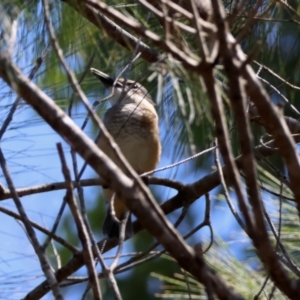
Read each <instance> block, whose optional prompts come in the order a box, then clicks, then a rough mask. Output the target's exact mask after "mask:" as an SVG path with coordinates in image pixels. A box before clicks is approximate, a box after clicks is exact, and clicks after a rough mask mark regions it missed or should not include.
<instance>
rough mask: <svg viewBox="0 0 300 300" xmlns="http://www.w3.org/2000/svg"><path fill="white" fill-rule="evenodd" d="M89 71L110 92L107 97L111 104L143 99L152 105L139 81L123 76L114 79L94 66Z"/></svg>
mask: <svg viewBox="0 0 300 300" xmlns="http://www.w3.org/2000/svg"><path fill="white" fill-rule="evenodd" d="M91 72H92V73H93V74H94V75H95V76H96V77H97V78H98V79H99V80H100V81H101V82H102V83H103V84H104V86H105V87H106V88H107V89H108V90H109V91H110V92H111V93H112V96H111V97H110V99H109V101H110V103H111V104H112V105H115V104H117V103H120V102H121V101H126V102H137V103H138V102H140V101H141V100H143V99H145V100H146V101H148V102H150V103H151V104H153V105H154V103H153V102H152V100H151V97H150V95H149V93H148V91H147V90H146V88H145V87H144V86H142V85H141V84H140V83H138V82H136V81H134V80H131V79H125V78H118V79H117V80H115V79H113V78H112V77H110V76H108V75H107V74H105V73H103V72H101V71H99V70H97V69H94V68H91Z"/></svg>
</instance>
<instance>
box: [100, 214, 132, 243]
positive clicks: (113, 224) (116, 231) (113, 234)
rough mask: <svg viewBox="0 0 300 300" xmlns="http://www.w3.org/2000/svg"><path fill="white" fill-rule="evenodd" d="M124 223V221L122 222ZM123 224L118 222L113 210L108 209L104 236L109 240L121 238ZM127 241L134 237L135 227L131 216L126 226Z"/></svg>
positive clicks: (104, 223) (104, 224)
mask: <svg viewBox="0 0 300 300" xmlns="http://www.w3.org/2000/svg"><path fill="white" fill-rule="evenodd" d="M120 221H121V222H122V220H120ZM121 222H120V223H119V222H117V221H116V220H115V219H114V218H113V217H112V215H111V210H110V209H108V210H107V213H106V216H105V219H104V222H103V227H102V230H103V234H104V235H106V236H107V237H108V238H119V236H120V225H121ZM125 226H126V227H125V239H127V238H131V237H132V236H133V226H132V221H131V215H129V217H128V219H127V222H126V225H125Z"/></svg>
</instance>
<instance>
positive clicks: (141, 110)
mask: <svg viewBox="0 0 300 300" xmlns="http://www.w3.org/2000/svg"><path fill="white" fill-rule="evenodd" d="M91 72H92V73H93V74H94V75H95V76H96V77H97V78H98V79H99V80H100V81H101V82H102V84H103V85H104V86H105V87H106V88H107V89H108V91H109V92H110V94H111V96H110V98H109V102H110V104H111V107H110V108H109V109H108V110H107V111H106V112H105V114H104V117H103V123H104V125H105V127H106V129H107V131H108V132H109V133H110V135H111V136H112V137H113V138H114V141H115V142H116V143H117V145H118V146H119V148H120V150H121V152H122V153H123V155H124V156H125V158H126V159H127V161H128V162H129V164H130V165H131V167H132V168H133V169H134V170H135V171H136V172H137V174H143V173H145V172H149V171H152V170H154V169H155V167H156V166H157V164H158V162H159V159H160V156H161V142H160V137H159V119H158V115H157V112H156V110H155V104H154V102H153V101H152V99H151V96H150V95H149V93H148V91H147V90H146V88H145V87H144V86H142V85H141V84H140V83H138V82H137V81H134V80H131V79H125V78H118V79H117V80H115V79H113V78H112V77H110V76H109V75H107V74H105V73H103V72H101V71H99V70H97V69H95V68H91ZM97 145H98V147H99V148H100V149H101V150H102V151H103V152H104V153H105V154H106V155H107V156H108V157H109V158H110V159H111V160H112V161H113V162H114V163H116V165H117V166H118V167H119V168H121V169H122V171H124V172H125V174H126V170H125V169H124V166H123V165H121V164H120V162H119V160H118V159H117V157H116V156H115V154H114V152H113V151H112V149H111V147H110V146H109V145H108V144H107V143H106V141H105V139H104V138H103V137H102V136H101V133H100V138H99V140H98V142H97ZM127 175H129V174H127ZM103 194H104V198H105V200H106V202H107V203H108V206H109V208H108V210H107V212H106V216H105V219H104V222H103V228H102V230H103V234H104V235H106V236H107V237H108V238H115V237H116V238H118V237H119V235H120V221H122V220H123V219H124V218H125V216H126V213H127V211H128V209H127V207H126V205H125V202H124V201H122V200H121V198H120V196H119V195H116V194H115V193H114V191H112V190H110V189H109V188H103ZM112 203H113V210H112V209H111V208H110V205H111V204H112ZM112 211H114V213H115V214H114V216H113V215H112ZM116 219H117V220H116ZM132 235H133V228H132V221H131V216H130V215H129V218H128V220H127V223H126V227H125V238H130V237H131V236H132Z"/></svg>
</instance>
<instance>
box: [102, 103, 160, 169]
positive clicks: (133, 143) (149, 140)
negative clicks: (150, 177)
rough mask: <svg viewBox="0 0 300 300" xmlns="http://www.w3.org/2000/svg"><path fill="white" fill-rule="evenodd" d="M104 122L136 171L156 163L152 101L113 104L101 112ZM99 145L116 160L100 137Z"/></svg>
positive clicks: (157, 141)
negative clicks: (103, 112)
mask: <svg viewBox="0 0 300 300" xmlns="http://www.w3.org/2000/svg"><path fill="white" fill-rule="evenodd" d="M104 124H105V126H106V128H107V130H108V131H109V133H110V134H111V135H112V136H113V138H114V140H115V142H116V143H117V144H118V146H119V147H120V149H121V151H122V153H123V155H124V156H125V157H126V159H127V160H128V162H129V163H130V164H131V166H132V167H133V168H134V169H135V171H136V172H138V173H144V172H147V171H150V170H153V169H154V168H155V167H156V165H157V163H158V161H159V158H160V154H161V145H160V139H159V129H158V117H157V114H156V111H155V109H154V107H153V105H152V104H150V103H145V104H142V103H141V104H140V105H136V104H135V103H127V104H120V105H115V106H113V107H111V108H110V109H109V110H108V111H107V112H106V113H105V116H104ZM99 147H100V148H101V149H102V150H103V151H104V152H105V153H106V154H107V155H108V156H110V157H111V158H112V159H113V160H114V161H115V162H116V161H117V160H116V158H114V157H113V155H112V153H110V148H109V147H108V146H107V145H105V144H104V141H102V139H100V141H99Z"/></svg>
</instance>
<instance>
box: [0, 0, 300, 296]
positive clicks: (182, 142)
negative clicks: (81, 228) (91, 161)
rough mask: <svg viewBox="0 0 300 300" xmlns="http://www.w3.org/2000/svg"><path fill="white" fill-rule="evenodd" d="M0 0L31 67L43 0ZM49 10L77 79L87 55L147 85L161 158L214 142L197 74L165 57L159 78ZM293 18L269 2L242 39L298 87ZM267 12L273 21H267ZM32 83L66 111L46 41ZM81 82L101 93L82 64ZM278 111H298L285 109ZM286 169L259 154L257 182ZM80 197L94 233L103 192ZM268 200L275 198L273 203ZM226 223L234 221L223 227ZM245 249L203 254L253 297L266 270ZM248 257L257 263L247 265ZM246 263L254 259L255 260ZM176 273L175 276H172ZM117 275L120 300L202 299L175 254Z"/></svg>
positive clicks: (43, 36) (64, 86)
mask: <svg viewBox="0 0 300 300" xmlns="http://www.w3.org/2000/svg"><path fill="white" fill-rule="evenodd" d="M224 2H225V5H226V8H227V10H228V11H230V10H231V6H230V5H231V3H232V1H224ZM265 2H266V5H267V4H268V3H267V2H268V1H265ZM106 3H107V4H108V5H111V6H114V8H116V9H118V10H120V11H121V12H122V13H125V14H128V15H132V16H134V17H135V18H137V19H138V20H139V21H140V22H141V23H142V24H143V25H144V26H145V27H146V28H149V29H151V30H152V31H154V32H156V33H157V34H159V35H160V36H163V29H162V27H161V25H160V24H159V23H158V21H157V19H156V18H155V17H154V16H153V14H151V13H149V11H148V10H147V9H145V8H143V7H142V6H141V5H139V4H137V3H136V1H133V2H130V1H126V2H124V3H120V1H117V0H115V1H106ZM254 3H255V1H248V2H247V7H246V8H245V11H246V10H247V9H248V8H249V9H250V8H252V7H253V5H254ZM127 4H128V5H127ZM289 4H290V5H291V6H292V7H293V8H294V9H295V11H296V12H297V13H300V4H299V3H298V1H296V0H295V1H289ZM0 5H1V7H2V8H3V11H4V12H5V13H6V17H7V18H8V20H9V18H14V13H15V11H16V9H17V10H18V12H19V15H18V24H19V25H18V28H19V32H18V44H17V45H16V51H15V53H14V60H15V61H16V62H17V63H18V64H20V65H22V66H23V70H24V72H25V73H26V74H28V70H29V69H30V67H31V66H32V65H33V63H34V62H35V61H36V59H37V58H38V57H40V56H41V55H42V54H43V52H44V51H45V49H46V48H47V47H48V46H49V35H48V32H47V30H46V25H45V22H44V17H43V9H42V5H41V2H40V1H32V0H30V1H29V0H27V1H13V2H11V1H2V3H1V4H0ZM3 11H2V13H1V15H2V16H3V15H4V13H3ZM51 17H52V22H53V25H54V27H55V32H56V35H57V38H58V41H59V44H60V47H61V48H62V50H63V53H64V56H65V58H66V60H67V62H68V64H69V66H70V67H71V68H72V70H73V71H74V72H75V74H76V76H77V78H80V77H81V76H82V75H83V74H84V73H85V71H86V67H87V63H88V61H89V60H90V59H91V57H93V56H94V59H93V62H92V66H93V67H95V68H98V69H101V70H102V71H103V72H106V73H108V74H111V75H112V76H115V77H116V76H118V75H119V74H120V73H121V72H122V71H124V68H125V67H126V66H129V67H128V69H126V70H125V71H124V72H123V74H122V76H123V77H128V78H129V77H130V78H133V79H136V80H138V81H140V82H141V83H142V84H143V85H145V87H146V88H147V90H148V91H149V93H150V95H151V96H152V98H153V100H154V101H155V102H156V104H157V111H158V112H159V116H160V120H161V121H160V123H161V124H160V127H161V131H162V133H161V135H162V138H163V141H162V142H163V148H164V152H163V155H164V158H165V161H167V162H168V163H171V162H176V161H178V160H180V159H182V158H183V157H187V156H189V155H190V154H194V153H197V152H199V151H201V150H204V149H206V148H208V147H209V146H211V144H212V142H213V140H214V137H215V128H214V121H213V118H212V115H211V110H210V106H209V105H210V104H209V100H208V98H207V95H206V91H205V90H203V88H202V87H201V85H200V80H199V78H198V77H197V76H195V75H194V74H191V73H190V72H187V71H186V70H185V69H184V68H182V67H181V66H178V65H176V64H172V63H170V65H168V71H169V73H168V75H166V76H163V75H162V74H161V72H160V70H159V69H158V68H157V67H156V66H155V65H150V64H149V63H147V62H146V61H144V60H142V59H137V60H136V61H135V62H134V63H132V64H131V63H130V61H131V60H132V59H133V54H132V53H129V52H128V51H127V50H125V49H124V48H123V47H121V46H120V45H119V44H118V43H116V42H115V41H114V40H113V39H111V37H110V36H108V35H107V34H106V33H105V32H104V31H101V30H99V29H98V28H96V27H95V26H94V25H92V24H90V23H89V22H88V21H87V20H86V19H84V18H83V17H82V16H80V14H78V13H77V12H75V11H74V10H73V9H72V8H71V7H70V6H68V5H66V4H65V3H63V2H61V1H59V0H53V1H51ZM292 17H293V18H297V16H296V14H293V15H291V12H290V11H288V10H287V9H286V8H284V7H283V6H282V5H280V4H279V3H275V2H274V5H273V6H270V10H269V12H268V14H267V15H266V16H264V17H262V18H258V19H256V20H255V22H254V24H253V26H251V27H250V28H248V32H247V35H246V36H245V38H244V39H243V40H242V41H241V45H242V48H243V50H244V51H245V52H246V53H253V51H254V52H255V59H256V60H257V61H258V62H259V63H261V64H263V65H265V66H267V67H268V68H270V69H272V70H273V71H274V72H276V73H278V74H279V75H280V76H281V77H282V78H285V79H286V80H288V81H289V82H291V83H292V84H294V85H297V86H299V85H300V76H299V75H300V73H299V72H300V71H299V70H300V66H299V64H300V61H299V47H300V44H299V43H300V39H299V34H300V31H299V24H298V23H296V22H293V21H292ZM271 19H274V21H272V20H271ZM246 22H247V16H246V14H245V15H244V16H243V15H242V16H238V17H236V18H235V19H234V20H233V21H232V22H231V24H230V25H231V29H232V32H233V33H234V34H235V35H238V34H239V33H240V32H241V30H242V28H243V26H244V24H245V23H246ZM9 30H10V28H9V26H8V27H7V28H6V27H5V28H4V27H3V28H1V32H2V33H3V32H4V33H5V32H9ZM185 38H186V41H187V42H188V43H190V44H191V45H192V48H193V50H194V51H195V53H197V51H199V47H198V45H197V39H194V38H193V37H191V36H188V35H186V36H185ZM258 42H259V43H258ZM24 62H25V63H24ZM253 68H254V69H255V70H259V68H258V67H257V65H255V64H253ZM260 76H261V77H263V78H265V79H266V80H267V81H268V82H270V83H271V84H272V85H274V86H275V87H276V88H277V89H279V90H280V91H281V92H282V93H283V94H284V95H285V96H286V97H287V98H288V99H289V101H290V102H291V103H292V104H293V105H294V106H295V107H296V108H299V107H300V103H299V99H300V97H299V96H300V94H299V90H295V89H292V88H290V87H288V86H287V85H285V84H283V83H282V82H281V81H280V80H278V79H277V78H275V77H274V76H271V75H270V74H269V73H268V72H267V71H264V70H263V71H261V73H260ZM218 78H219V79H220V82H226V78H224V76H223V73H222V68H221V67H220V70H219V71H218ZM34 81H35V82H36V83H37V84H38V85H39V86H40V87H41V88H42V89H43V90H44V91H45V92H46V93H47V94H48V95H50V96H51V97H52V98H53V99H54V101H56V102H57V103H58V104H59V105H60V106H61V107H62V108H63V109H65V110H67V108H68V105H69V99H70V97H71V96H72V94H73V91H72V89H71V87H70V83H69V82H68V79H67V76H66V74H65V72H64V70H63V68H62V67H61V66H60V64H59V62H58V59H57V57H56V55H55V52H54V51H53V49H52V47H50V50H49V54H48V55H47V58H46V60H45V62H44V64H43V65H42V68H41V70H40V71H39V73H38V74H37V76H36V77H35V79H34ZM81 87H82V89H83V91H84V92H85V93H86V95H87V96H88V97H89V99H90V101H91V103H93V102H94V101H95V100H98V99H102V98H104V97H105V96H106V95H107V92H106V91H105V89H104V87H103V86H102V85H101V83H100V82H99V81H98V80H97V79H96V78H94V77H93V76H92V75H91V74H90V73H89V72H86V75H85V76H84V78H83V80H82V83H81ZM221 88H222V87H221V84H220V89H221ZM266 89H267V91H268V92H269V93H270V95H271V96H272V99H273V101H274V102H276V103H278V102H281V101H282V100H281V99H280V98H279V97H278V95H276V94H275V93H274V91H273V90H272V89H271V88H270V86H267V85H266ZM224 98H225V99H224V103H225V105H226V119H227V122H228V126H229V127H230V128H231V129H232V130H231V141H232V144H233V146H234V153H235V154H236V155H238V154H239V153H240V150H239V145H238V143H237V133H236V130H235V127H234V119H233V118H232V114H231V111H230V105H229V102H228V101H226V97H225V94H224ZM75 104H76V105H75V108H74V111H73V113H74V118H77V117H78V115H76V113H77V114H80V117H81V118H80V122H82V120H83V118H84V117H85V113H83V112H82V106H81V104H80V102H79V99H78V97H77V96H75ZM105 109H106V106H105V105H101V106H100V108H98V111H99V114H100V115H101V114H102V113H103V111H104V110H105ZM73 113H72V115H73ZM285 113H286V114H287V115H291V116H293V117H295V115H293V113H291V111H290V110H289V109H288V107H287V108H286V111H285ZM81 124H82V123H80V124H79V125H81ZM90 128H91V131H92V133H90V132H88V134H91V135H92V136H96V134H97V133H96V128H94V127H93V126H91V127H90ZM252 129H253V133H254V143H255V145H257V144H258V143H259V138H260V137H261V136H262V134H263V129H262V128H261V127H258V126H257V125H255V124H253V126H252ZM267 162H269V164H268V163H267ZM212 165H213V160H212V157H211V156H207V155H206V156H203V157H200V158H199V159H197V160H195V161H193V162H192V163H190V164H189V165H188V171H187V172H188V173H189V174H188V176H191V177H189V180H193V179H195V178H198V177H199V176H195V175H196V174H198V175H199V174H200V172H201V174H203V173H208V172H210V171H211V166H212ZM270 165H272V167H270ZM284 171H285V170H284V167H283V164H282V161H281V160H280V158H279V157H275V158H269V159H268V160H266V161H265V162H261V163H260V168H259V176H260V178H259V180H260V182H261V185H262V186H263V187H265V188H267V189H268V190H270V191H273V192H276V193H278V194H280V181H279V180H278V178H279V176H278V174H281V173H282V174H284ZM174 172H175V173H176V174H174V173H172V174H173V176H174V177H175V175H177V170H175V171H174ZM178 172H179V171H178ZM185 175H186V173H184V171H180V172H179V175H178V179H181V180H184V177H186V176H185ZM153 190H154V193H155V195H156V197H157V198H158V201H159V202H162V201H163V200H166V198H165V197H164V196H165V194H163V196H162V194H161V193H160V192H158V190H157V189H153ZM264 195H266V199H268V200H269V201H268V205H271V204H272V205H273V206H272V207H271V208H269V209H270V213H272V219H273V221H274V223H275V225H276V226H278V198H279V197H278V196H276V195H273V196H272V197H270V195H269V194H268V193H267V192H266V191H265V192H264ZM283 195H284V196H287V197H290V198H292V195H291V192H290V190H289V189H288V188H284V190H283ZM87 198H88V201H89V202H91V203H93V204H92V205H90V206H89V207H88V208H89V212H88V216H89V220H90V223H91V226H92V228H93V230H94V232H96V233H99V232H100V227H101V223H102V220H103V216H104V211H105V208H104V203H103V199H102V196H101V193H100V192H99V191H98V190H97V191H96V192H95V193H94V194H93V195H87ZM216 198H218V199H219V200H220V199H221V198H222V196H220V195H219V196H216ZM282 201H283V203H282V224H281V226H282V227H281V240H282V242H283V243H284V244H285V246H286V248H287V250H288V251H289V253H290V254H291V256H292V258H293V259H294V260H295V261H297V262H298V261H299V255H300V252H299V246H298V243H297V241H298V240H299V230H298V226H295V224H297V223H298V217H297V213H296V212H295V207H294V205H293V202H291V201H287V200H282ZM216 202H217V204H219V203H224V201H222V202H221V201H218V200H217V201H216ZM274 205H276V206H275V208H274ZM223 207H225V206H223ZM195 218H196V217H195V214H192V213H189V214H188V215H187V221H184V223H185V224H184V229H183V231H185V232H187V231H189V230H190V229H191V227H192V224H194V223H197V222H198V221H199V220H200V217H199V216H198V217H197V218H198V219H197V220H196V219H195ZM221 225H222V224H221ZM62 227H63V229H62V230H61V231H62V232H63V235H64V236H65V237H66V239H67V240H68V241H69V242H72V243H74V244H75V245H77V246H80V244H79V241H78V238H77V234H76V230H75V226H74V221H73V219H72V218H71V216H69V215H68V216H65V217H64V220H63V226H62ZM231 227H232V224H231V225H230V228H228V230H230V229H231ZM236 230H238V229H236ZM98 236H99V239H100V238H101V237H102V236H101V234H98ZM231 238H234V237H231ZM197 241H198V239H196V238H192V239H191V241H190V243H191V244H193V243H196V242H197ZM153 242H155V241H153V238H152V237H150V236H149V235H148V234H147V233H146V232H142V233H140V234H138V235H137V236H136V237H135V238H134V239H133V240H132V241H130V243H129V246H128V247H129V248H131V249H132V252H133V251H144V250H146V249H147V248H148V247H149V246H150V245H151V244H152V243H153ZM246 248H247V247H245V248H243V249H242V251H244V252H243V253H247V256H248V258H249V259H250V258H251V264H249V261H245V260H243V261H242V262H241V261H238V260H237V259H236V258H234V255H233V254H232V253H231V252H230V251H229V250H228V249H227V246H226V243H223V242H220V241H215V243H214V247H213V248H212V249H211V250H210V251H209V252H208V253H207V254H205V259H206V260H207V261H208V263H209V264H211V265H212V266H213V267H214V268H215V269H216V270H217V271H218V272H219V273H220V274H221V275H222V277H223V279H224V280H225V281H227V282H228V283H231V284H232V286H234V288H235V289H236V290H237V291H238V292H241V293H242V294H243V295H245V297H246V298H247V299H250V298H252V297H253V294H255V293H257V292H258V290H259V288H260V286H261V285H262V284H263V281H264V278H265V276H266V274H265V273H264V272H263V271H262V270H261V269H260V268H259V262H258V260H257V259H256V256H255V253H254V252H253V251H251V249H250V250H249V249H248V250H249V251H246V250H247V249H246ZM49 251H50V252H51V251H52V250H51V249H50V250H49ZM58 251H59V254H60V257H61V259H62V262H63V263H65V262H67V261H68V260H69V259H70V257H71V256H70V253H69V252H68V251H67V250H65V249H62V248H60V247H59V246H58ZM245 255H246V254H245ZM242 256H243V255H242ZM244 258H245V257H244ZM253 262H255V263H254V264H253ZM249 265H251V266H255V268H254V267H253V268H252V267H250V266H249ZM151 272H153V276H154V277H155V278H157V279H158V280H159V281H161V282H163V283H164V287H163V294H158V293H159V289H158V282H157V281H153V278H152V277H150V273H151ZM175 272H176V273H175ZM80 273H82V271H81V272H80ZM174 273H175V275H174V276H173V274H174ZM232 274H234V277H232ZM117 278H118V283H119V286H120V289H121V291H122V295H123V297H124V299H144V300H147V299H154V298H155V297H162V298H165V299H186V297H187V296H186V295H187V294H189V293H190V294H191V295H194V296H195V298H193V299H203V296H200V295H203V290H202V287H201V286H200V285H199V284H198V283H197V282H196V281H195V280H194V279H193V278H192V277H191V276H190V275H188V274H184V273H182V272H181V271H180V270H179V268H178V266H177V265H176V264H174V262H173V261H172V260H170V259H166V258H165V257H160V258H157V259H155V260H153V261H150V262H147V263H144V264H142V265H140V266H138V267H135V268H133V269H131V270H130V271H128V272H126V276H123V274H122V276H121V275H118V276H117ZM232 278H238V279H239V280H238V282H237V281H236V279H234V280H232ZM101 281H102V282H103V288H104V289H106V291H107V292H106V294H105V299H111V298H112V295H111V294H110V291H109V289H108V288H107V286H106V281H104V280H101ZM187 282H188V284H187ZM271 289H272V285H271V283H270V282H268V284H267V287H266V288H265V291H266V293H270V291H271ZM155 293H157V295H155ZM275 293H276V294H275V295H276V299H284V297H283V296H282V295H281V294H279V292H278V291H276V292H275ZM197 297H199V298H197ZM201 297H202V298H201ZM187 298H188V297H187Z"/></svg>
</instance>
